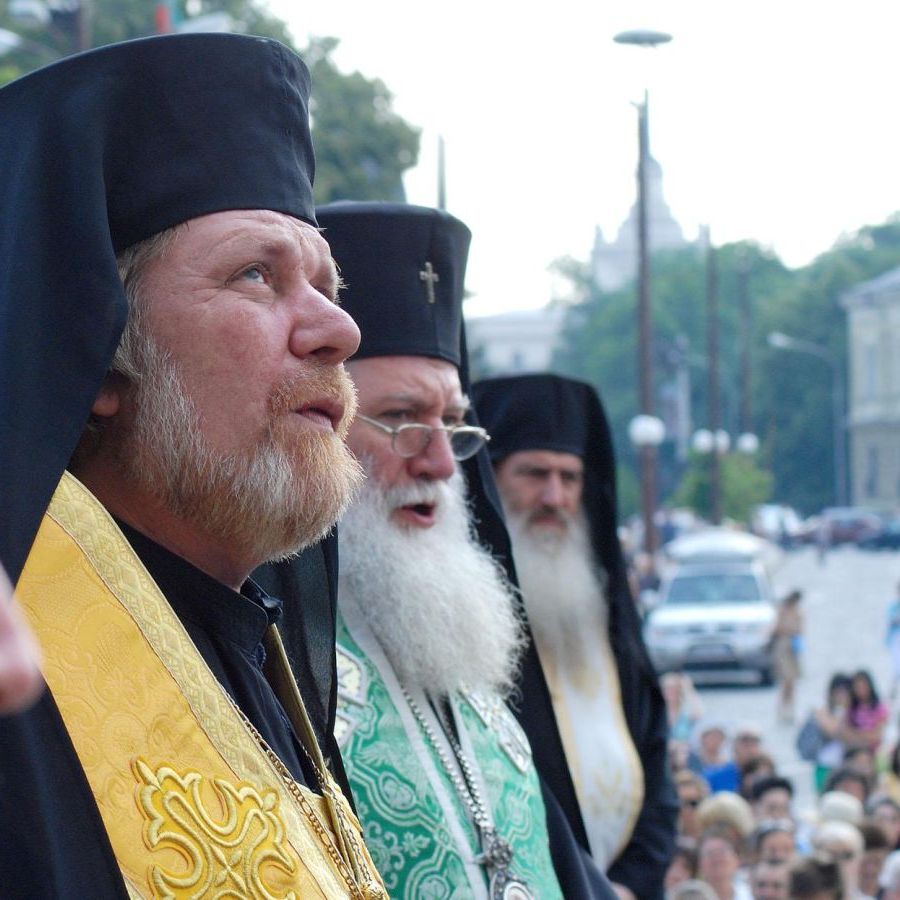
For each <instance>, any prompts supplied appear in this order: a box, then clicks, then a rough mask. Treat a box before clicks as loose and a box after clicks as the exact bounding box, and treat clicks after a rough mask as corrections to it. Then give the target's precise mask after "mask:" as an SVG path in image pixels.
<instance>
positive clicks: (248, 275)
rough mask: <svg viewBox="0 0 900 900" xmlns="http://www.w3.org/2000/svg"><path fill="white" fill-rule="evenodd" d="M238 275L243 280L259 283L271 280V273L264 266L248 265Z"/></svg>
mask: <svg viewBox="0 0 900 900" xmlns="http://www.w3.org/2000/svg"><path fill="white" fill-rule="evenodd" d="M237 277H238V278H240V279H242V280H243V281H254V282H256V283H257V284H266V282H267V281H268V280H269V273H268V272H267V271H266V270H265V269H264V268H263V267H262V266H247V268H246V269H242V270H241V271H240V272H239V273H238V275H237Z"/></svg>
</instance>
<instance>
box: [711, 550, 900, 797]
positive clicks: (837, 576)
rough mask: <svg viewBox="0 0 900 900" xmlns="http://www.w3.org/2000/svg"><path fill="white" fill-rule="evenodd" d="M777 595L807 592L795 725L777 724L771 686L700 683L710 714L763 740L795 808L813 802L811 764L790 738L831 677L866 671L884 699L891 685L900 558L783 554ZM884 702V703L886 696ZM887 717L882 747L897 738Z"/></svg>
mask: <svg viewBox="0 0 900 900" xmlns="http://www.w3.org/2000/svg"><path fill="white" fill-rule="evenodd" d="M772 577H773V582H774V584H775V588H776V592H777V596H779V597H781V596H784V594H786V593H787V592H788V591H789V590H790V589H791V588H794V587H797V588H801V589H802V590H803V591H804V612H805V616H806V636H805V652H804V660H803V670H804V671H803V677H802V679H801V681H800V683H799V686H798V696H797V724H796V725H795V726H787V725H780V724H778V722H777V718H776V693H775V689H774V688H763V687H759V686H756V685H735V684H734V683H732V684H729V685H727V686H726V685H721V684H720V685H714V686H713V685H702V686H698V687H699V689H700V696H701V699H702V701H703V705H704V710H705V714H706V716H708V717H711V718H715V719H719V720H722V721H726V722H729V723H732V724H738V723H742V722H752V723H754V724H756V725H758V726H759V727H760V728H761V729H762V730H763V733H764V735H765V737H764V747H765V749H766V750H767V751H768V752H769V753H771V754H772V755H773V756H774V757H775V760H776V762H777V764H778V768H779V770H780V771H781V772H782V773H783V774H785V775H787V776H788V777H790V778H792V779H793V780H794V784H795V786H796V789H797V807H798V810H804V809H808V808H810V807H811V806H812V805H813V803H814V795H813V791H812V773H811V766H810V765H809V764H808V763H805V762H803V761H802V760H801V759H799V757H798V756H797V753H796V751H795V749H794V738H795V735H796V732H797V729H798V727H799V725H800V724H802V721H803V719H804V718H805V717H806V715H807V714H808V712H809V711H810V710H811V709H812V708H813V707H814V706H818V705H820V704H821V703H822V702H823V700H824V695H825V689H826V686H827V684H828V680H829V678H830V677H831V675H832V673H834V672H836V671H853V670H854V669H858V668H867V669H869V670H870V671H871V673H872V675H873V676H874V678H875V682H876V684H877V685H878V688H879V690H880V691H882V693H883V694H884V695H886V694H887V693H888V692H889V687H890V660H889V658H888V653H887V649H886V647H885V643H884V630H885V617H886V611H887V606H888V604H889V603H890V601H891V599H892V597H893V595H894V590H895V585H896V584H897V582H898V581H900V553H896V552H883V553H865V552H863V551H860V550H857V549H856V548H855V547H840V548H836V549H834V550H832V551H831V552H830V553H829V554H828V557H827V559H826V560H825V562H824V564H820V563H819V562H818V560H817V558H816V553H815V551H814V550H813V549H812V548H805V549H802V550H799V551H796V552H793V553H789V554H785V555H784V557H783V558H782V559H781V560H780V562H779V563H778V564H777V567H776V568H775V569H774V571H773V574H772ZM885 699H887V698H886V697H885ZM896 712H900V704H898V706H897V707H896V711H895V713H894V714H893V715H892V717H891V725H890V728H889V730H888V733H887V735H886V742H893V741H894V740H895V739H896V738H897V715H896Z"/></svg>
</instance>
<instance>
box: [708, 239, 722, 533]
mask: <svg viewBox="0 0 900 900" xmlns="http://www.w3.org/2000/svg"><path fill="white" fill-rule="evenodd" d="M706 347H707V356H708V366H709V371H708V373H707V374H708V377H709V382H708V384H709V389H708V391H709V430H710V432H711V433H712V436H713V445H712V451H711V452H710V454H709V493H710V518H711V519H712V523H713V525H719V524H721V522H722V460H721V451H720V449H719V433H720V432H721V430H722V400H721V397H720V394H719V269H718V258H717V256H716V248H715V247H714V246H713V243H712V240H710V241H709V243H708V245H707V248H706Z"/></svg>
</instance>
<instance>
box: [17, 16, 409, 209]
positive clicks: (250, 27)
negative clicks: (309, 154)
mask: <svg viewBox="0 0 900 900" xmlns="http://www.w3.org/2000/svg"><path fill="white" fill-rule="evenodd" d="M82 3H83V4H84V7H83V8H84V9H85V10H88V11H89V13H90V21H89V27H87V28H85V29H83V30H82V31H79V29H78V27H77V25H78V21H77V17H72V16H69V17H68V18H66V17H62V18H60V17H57V18H56V19H54V21H53V22H51V23H50V24H48V25H46V26H40V27H37V26H35V27H31V28H28V27H23V26H22V25H21V24H19V23H16V22H15V21H13V19H12V18H11V16H10V15H9V8H8V0H0V28H3V29H6V30H8V31H12V32H14V33H16V34H18V35H19V36H20V37H21V38H22V43H21V44H20V46H19V47H17V48H15V49H14V50H12V51H10V52H8V53H7V54H5V55H4V56H2V57H0V85H2V84H5V83H6V82H8V81H11V80H12V79H13V78H17V77H18V76H20V75H23V74H25V73H26V72H29V71H31V70H32V69H34V68H36V67H37V66H40V65H43V64H45V63H47V62H50V61H52V60H54V59H58V58H60V57H63V56H66V55H68V54H70V53H72V52H74V51H75V50H76V49H78V47H79V41H80V40H81V37H80V35H88V37H89V39H88V43H89V45H90V46H93V47H99V46H102V45H104V44H110V43H114V42H116V41H123V40H127V39H129V38H137V37H145V36H147V35H151V34H154V32H155V29H156V23H155V20H154V9H155V4H154V3H153V2H149V0H82ZM186 7H188V8H189V9H190V13H191V15H206V14H209V13H215V12H223V13H227V14H228V15H229V16H230V17H231V19H232V21H233V22H234V28H235V30H236V31H240V32H244V33H247V34H257V35H262V36H264V37H271V38H275V39H276V40H278V41H281V42H282V43H283V44H286V45H287V46H289V47H293V49H295V50H297V49H298V48H297V47H295V46H294V44H293V40H292V38H291V35H290V33H289V31H288V28H287V26H286V25H285V23H284V22H282V21H281V20H280V19H277V18H275V17H274V16H272V15H270V14H269V13H268V12H267V10H266V8H265V6H264V5H263V4H262V3H261V2H259V0H175V3H174V7H173V11H174V14H175V17H176V19H183V18H187V9H186ZM337 46H338V41H337V39H336V38H328V37H326V38H315V39H313V40H311V41H310V44H309V46H308V47H306V48H305V49H302V50H299V51H298V52H299V53H300V55H301V56H302V57H303V59H304V61H305V62H306V64H307V65H308V66H309V68H310V72H311V74H312V85H313V86H312V96H311V99H310V107H311V110H310V111H311V115H312V123H313V143H314V145H315V148H316V185H315V190H316V202H317V203H327V202H329V201H331V200H338V199H353V200H403V199H404V192H403V173H404V172H405V171H406V170H407V169H409V168H411V167H412V166H414V165H415V164H416V161H417V159H418V154H419V131H418V130H417V129H416V128H414V127H412V126H411V125H409V124H408V123H407V122H405V121H404V120H403V119H402V118H401V117H400V116H399V115H398V114H397V113H396V112H394V110H393V109H392V107H391V104H392V99H393V98H392V95H391V93H390V91H389V90H388V89H387V88H386V87H385V85H384V83H383V82H382V81H380V80H379V79H377V78H375V79H368V78H366V77H364V76H363V75H361V74H360V73H359V72H352V73H350V74H344V73H342V72H341V71H339V70H338V68H337V66H336V65H335V63H334V61H333V59H332V54H333V52H334V50H335V48H336V47H337Z"/></svg>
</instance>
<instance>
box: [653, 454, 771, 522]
mask: <svg viewBox="0 0 900 900" xmlns="http://www.w3.org/2000/svg"><path fill="white" fill-rule="evenodd" d="M720 474H721V485H722V488H721V490H722V515H723V516H724V517H725V518H726V519H732V520H734V521H736V522H744V523H748V522H749V520H750V516H751V514H752V512H753V508H754V507H755V506H758V505H759V504H760V503H765V502H766V501H767V500H769V499H770V498H771V496H772V485H773V483H774V478H773V476H772V473H771V472H768V471H766V470H765V469H762V468H760V466H759V465H758V464H757V462H756V461H755V460H754V459H752V458H751V457H749V456H745V455H743V454H741V453H729V454H726V455H725V456H723V457H721V473H720ZM710 476H711V460H710V457H709V454H706V455H702V454H699V453H692V454H691V457H690V462H689V464H688V467H687V469H686V471H685V473H684V477H683V478H682V481H681V484H680V485H679V486H678V489H677V490H676V491H675V493H674V494H673V495H672V498H671V502H672V505H673V506H687V507H690V508H691V509H693V510H694V511H695V512H696V513H698V514H699V515H701V516H703V517H704V518H707V519H708V518H710V517H711V514H712V481H711V477H710Z"/></svg>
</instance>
